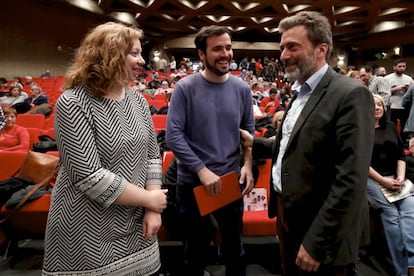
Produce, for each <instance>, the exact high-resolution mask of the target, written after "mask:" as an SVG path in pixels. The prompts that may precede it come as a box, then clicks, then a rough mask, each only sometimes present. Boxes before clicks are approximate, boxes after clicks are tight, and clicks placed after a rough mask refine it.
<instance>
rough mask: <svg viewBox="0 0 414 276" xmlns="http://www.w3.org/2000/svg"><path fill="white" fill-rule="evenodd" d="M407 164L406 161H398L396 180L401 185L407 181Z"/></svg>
mask: <svg viewBox="0 0 414 276" xmlns="http://www.w3.org/2000/svg"><path fill="white" fill-rule="evenodd" d="M406 167H407V165H406V163H405V161H404V160H398V161H397V177H396V180H398V181H399V182H401V183H404V181H405V170H406Z"/></svg>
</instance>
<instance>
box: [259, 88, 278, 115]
mask: <svg viewBox="0 0 414 276" xmlns="http://www.w3.org/2000/svg"><path fill="white" fill-rule="evenodd" d="M279 104H280V101H279V99H278V98H277V88H271V89H270V90H269V97H263V98H262V100H261V101H260V107H262V108H263V109H264V112H266V113H269V111H270V108H271V107H275V108H276V107H277V106H279ZM274 111H275V110H273V113H274ZM272 115H273V114H272Z"/></svg>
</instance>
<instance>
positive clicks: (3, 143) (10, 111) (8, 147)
mask: <svg viewBox="0 0 414 276" xmlns="http://www.w3.org/2000/svg"><path fill="white" fill-rule="evenodd" d="M3 112H4V120H5V123H6V125H5V126H4V128H3V129H2V130H1V131H0V152H2V151H17V150H25V151H28V150H29V149H30V135H29V132H28V131H27V129H26V128H24V127H21V126H18V125H16V116H17V111H16V109H14V108H12V107H5V108H4V109H3Z"/></svg>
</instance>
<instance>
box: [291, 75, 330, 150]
mask: <svg viewBox="0 0 414 276" xmlns="http://www.w3.org/2000/svg"><path fill="white" fill-rule="evenodd" d="M335 74H337V73H336V72H335V71H334V70H332V69H331V68H330V67H329V68H328V71H326V73H325V75H324V76H323V77H322V79H321V81H320V82H319V84H318V85H317V86H316V88H315V90H314V91H313V92H312V94H311V96H310V98H309V100H308V101H307V103H306V104H305V106H304V107H303V110H302V112H301V113H300V115H299V117H298V119H297V121H296V123H295V126H294V127H293V130H292V134H291V135H290V138H289V142H288V144H287V146H286V150H288V149H289V147H290V144H291V143H292V141H293V139H295V136H296V135H297V134H298V132H299V130H300V129H301V128H302V126H303V124H304V123H305V122H306V120H307V119H308V117H309V115H310V113H311V112H312V111H313V110H314V109H315V107H316V106H317V104H318V102H319V101H320V99H321V98H322V97H323V95H325V93H326V92H327V88H328V85H329V82H330V81H331V79H332V78H333V77H334V76H335Z"/></svg>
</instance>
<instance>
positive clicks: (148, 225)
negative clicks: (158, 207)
mask: <svg viewBox="0 0 414 276" xmlns="http://www.w3.org/2000/svg"><path fill="white" fill-rule="evenodd" d="M142 227H143V235H144V238H145V240H150V239H151V238H152V237H153V236H155V235H157V233H158V230H160V227H161V214H160V213H158V212H153V211H151V210H148V209H147V210H145V214H144V221H143V224H142Z"/></svg>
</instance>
